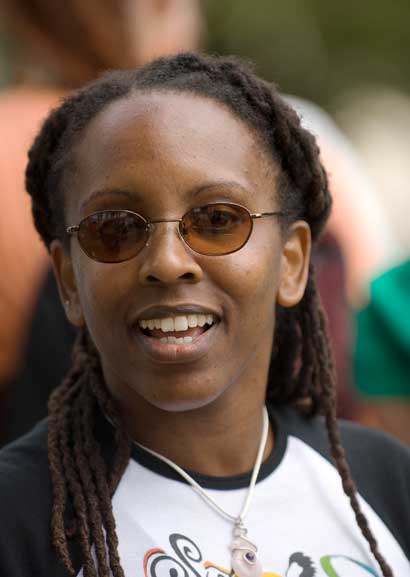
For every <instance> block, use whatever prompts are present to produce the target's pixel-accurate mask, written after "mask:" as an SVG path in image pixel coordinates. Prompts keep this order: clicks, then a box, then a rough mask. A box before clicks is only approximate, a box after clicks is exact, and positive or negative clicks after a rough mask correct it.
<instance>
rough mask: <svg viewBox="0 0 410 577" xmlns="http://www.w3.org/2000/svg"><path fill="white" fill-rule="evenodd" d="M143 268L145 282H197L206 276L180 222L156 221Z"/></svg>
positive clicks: (140, 273)
mask: <svg viewBox="0 0 410 577" xmlns="http://www.w3.org/2000/svg"><path fill="white" fill-rule="evenodd" d="M141 256H142V257H143V260H142V264H141V267H140V270H139V280H140V283H141V284H142V285H153V284H164V285H166V284H175V283H181V282H189V283H197V282H199V281H200V280H201V279H202V277H203V272H202V268H201V267H200V266H199V264H198V262H197V261H196V259H195V255H194V253H193V252H192V251H191V250H190V248H189V247H188V246H187V245H186V244H185V243H184V241H183V240H182V238H181V236H180V235H179V232H178V223H175V222H162V223H156V224H154V225H152V228H151V232H150V236H149V239H148V243H147V245H146V247H145V248H144V249H143V253H142V255H141Z"/></svg>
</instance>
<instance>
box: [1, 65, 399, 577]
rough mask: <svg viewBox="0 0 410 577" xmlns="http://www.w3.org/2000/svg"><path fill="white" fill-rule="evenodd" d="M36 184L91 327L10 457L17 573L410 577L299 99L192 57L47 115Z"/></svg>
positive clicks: (68, 286)
mask: <svg viewBox="0 0 410 577" xmlns="http://www.w3.org/2000/svg"><path fill="white" fill-rule="evenodd" d="M27 189H28V192H29V193H30V195H31V197H32V201H33V212H34V218H35V223H36V226H37V228H38V230H39V232H40V234H41V236H42V238H43V240H44V242H45V244H46V246H47V247H48V248H49V250H50V254H51V257H52V261H53V266H54V270H55V274H56V278H57V282H58V285H59V291H60V295H61V299H62V301H63V303H64V305H65V309H66V314H67V317H68V318H69V320H70V321H71V323H73V324H74V325H75V326H77V327H78V328H79V329H80V337H79V340H78V341H77V343H76V347H75V350H74V362H73V366H72V369H71V371H70V373H69V375H68V377H67V379H66V380H65V382H64V383H63V384H62V385H61V386H60V387H59V388H58V389H57V390H56V391H55V393H53V395H52V397H51V400H50V405H49V419H48V422H42V423H41V424H40V425H39V426H38V427H37V428H36V429H34V431H33V432H32V433H31V434H29V435H28V436H26V437H24V438H23V439H21V440H20V441H18V442H16V443H15V444H14V445H11V446H9V447H8V448H6V449H4V450H3V452H2V454H1V455H2V456H1V465H0V467H1V468H0V483H1V491H2V496H3V498H2V501H1V503H2V504H1V508H2V510H1V512H0V513H1V516H2V517H1V518H2V519H3V526H4V527H7V533H5V534H4V535H2V537H1V539H0V559H1V561H0V563H1V568H2V572H3V573H4V574H6V575H10V576H14V575H18V576H19V577H25V576H29V575H30V576H31V575H53V576H59V575H66V574H67V573H70V574H72V575H84V576H92V575H99V576H108V575H113V576H115V577H118V576H120V575H121V576H122V575H126V576H130V575H146V576H148V575H150V576H159V575H169V576H175V577H177V576H192V575H197V576H198V575H209V576H211V575H215V576H216V575H233V574H234V573H236V574H237V575H238V577H242V576H244V575H250V576H251V575H252V576H253V575H255V576H256V575H262V574H263V572H264V574H265V575H281V576H283V575H285V574H289V575H290V574H295V570H297V567H301V568H302V570H303V571H305V567H307V569H306V570H307V571H311V572H312V571H316V572H318V573H321V574H322V575H329V576H334V575H340V577H342V576H343V575H344V576H347V575H348V576H349V577H350V576H351V575H352V574H353V572H354V571H356V574H358V575H359V574H360V575H383V576H384V577H387V576H391V575H393V571H394V574H395V575H397V576H402V575H405V574H409V571H410V563H409V555H410V554H409V550H410V546H409V545H410V544H409V535H410V531H409V529H410V527H409V519H410V514H409V513H410V506H409V500H408V491H407V489H406V487H407V484H408V475H409V471H410V459H409V455H408V452H407V450H406V449H405V448H403V447H402V446H401V445H399V444H397V443H396V442H395V441H393V440H391V439H388V438H386V437H384V436H383V435H382V434H380V433H376V432H370V431H367V430H364V429H361V428H358V427H356V426H354V425H346V424H345V425H342V436H343V442H344V446H345V449H346V450H347V452H348V459H349V462H350V467H351V469H352V473H353V476H354V478H355V481H356V483H357V486H358V492H356V489H355V484H354V482H353V480H352V476H351V474H350V470H349V466H348V464H347V460H346V458H345V453H344V449H343V448H342V445H341V441H340V434H339V432H338V428H337V423H336V419H335V398H334V378H333V368H332V361H331V354H330V351H329V343H328V339H327V336H326V328H325V321H324V318H323V313H322V310H321V307H320V304H319V302H318V299H317V295H316V291H315V285H314V280H313V273H312V270H311V269H310V267H309V256H310V249H311V239H313V240H315V239H316V238H317V237H318V235H319V233H320V231H321V230H322V228H323V226H324V224H325V222H326V219H327V216H328V213H329V210H330V205H331V200H330V197H329V193H328V188H327V181H326V177H325V174H324V171H323V169H322V167H321V165H320V162H319V159H318V149H317V147H316V145H315V142H314V139H313V137H312V136H311V135H310V134H309V133H308V132H306V131H305V130H303V129H302V128H301V127H300V123H299V119H298V117H297V116H296V114H295V113H294V112H293V111H292V110H291V109H290V108H289V107H288V106H287V105H286V104H285V103H284V102H283V100H282V99H281V98H280V96H279V95H278V93H277V92H276V90H275V89H274V88H272V87H271V86H270V85H268V84H267V83H265V82H263V81H261V80H259V79H258V78H257V77H255V76H254V75H253V73H252V72H250V71H248V70H247V69H245V68H244V67H243V66H242V65H241V64H240V63H238V62H236V61H235V60H232V59H223V58H221V59H219V58H207V57H203V56H195V55H192V54H182V55H179V56H176V57H172V58H166V59H160V60H157V61H155V62H153V63H152V64H150V65H148V66H146V67H144V68H143V69H141V70H140V71H129V72H113V73H111V74H108V75H106V76H103V77H102V78H101V79H100V80H99V81H97V82H95V83H93V84H90V85H89V86H87V87H85V88H84V89H83V90H82V91H80V92H78V93H76V94H74V95H73V96H71V97H69V98H68V99H67V100H66V101H65V103H63V104H62V106H61V107H60V108H58V109H56V110H55V111H54V112H53V113H52V114H51V115H50V116H49V117H48V119H47V120H46V122H45V124H44V126H43V128H42V130H41V132H40V134H39V135H38V137H37V139H36V141H35V143H34V145H33V147H32V149H31V152H30V159H29V165H28V168H27ZM265 405H266V406H267V407H268V410H269V417H268V415H267V412H266V410H265V409H264V407H265ZM319 412H322V413H324V415H325V417H324V420H322V418H320V417H317V416H316V415H317V413H319ZM326 429H327V433H328V436H329V439H330V448H331V449H330V452H331V454H332V456H333V459H334V462H335V464H334V463H333V461H332V460H331V457H330V456H329V450H328V448H327V443H326ZM47 461H48V462H47ZM338 472H339V474H340V477H341V479H342V483H343V488H344V491H345V493H346V495H347V496H348V498H349V499H350V504H351V508H350V506H349V503H348V499H347V498H346V495H344V493H343V491H342V490H341V487H340V477H339V475H338ZM256 479H257V480H258V482H257V483H255V481H256ZM392 487H394V491H392V490H391V489H392ZM352 509H353V511H352ZM50 526H51V534H50V533H49V527H50ZM376 539H377V540H378V541H379V542H380V544H381V546H380V549H379V546H378V544H377V542H376ZM296 553H298V554H297V555H296ZM312 567H313V568H314V569H312ZM336 571H337V572H336Z"/></svg>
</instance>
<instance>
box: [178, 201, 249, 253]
mask: <svg viewBox="0 0 410 577" xmlns="http://www.w3.org/2000/svg"><path fill="white" fill-rule="evenodd" d="M180 231H181V235H182V236H183V238H184V240H185V242H186V243H187V244H188V246H190V247H191V248H192V249H193V250H194V251H196V252H198V253H200V254H206V255H222V254H229V253H231V252H235V251H237V250H239V249H240V248H242V247H243V245H244V244H245V243H246V241H247V240H248V238H249V236H250V234H251V232H252V218H251V216H250V214H249V213H248V211H247V210H246V209H245V208H242V207H241V206H237V205H234V204H224V203H215V204H208V205H206V206H201V207H198V208H194V209H192V210H191V211H189V212H188V213H187V214H186V215H185V216H184V218H183V219H182V223H181V227H180Z"/></svg>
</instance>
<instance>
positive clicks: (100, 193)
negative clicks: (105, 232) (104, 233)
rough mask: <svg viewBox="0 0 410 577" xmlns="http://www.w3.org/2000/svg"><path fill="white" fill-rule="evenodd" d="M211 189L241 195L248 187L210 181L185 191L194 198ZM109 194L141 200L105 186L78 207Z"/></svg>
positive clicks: (128, 192)
mask: <svg viewBox="0 0 410 577" xmlns="http://www.w3.org/2000/svg"><path fill="white" fill-rule="evenodd" d="M212 189H219V190H221V192H222V191H223V190H224V189H229V190H231V191H232V190H233V191H235V192H238V193H239V194H240V195H241V196H242V195H244V194H247V193H248V194H249V191H248V189H246V188H245V187H244V186H243V185H241V184H239V183H238V182H226V181H221V182H212V183H207V184H202V185H201V186H197V187H194V188H193V189H190V190H189V191H188V192H187V197H192V198H195V197H197V196H199V195H200V194H201V193H204V192H208V191H212ZM109 196H118V197H120V196H122V197H123V198H126V199H127V200H134V201H135V200H141V196H140V195H139V194H137V193H136V192H131V191H130V190H127V189H122V188H107V189H104V188H103V189H98V190H94V191H93V192H91V193H90V194H89V196H88V197H87V198H86V199H84V200H83V201H82V202H81V204H80V209H81V210H82V209H84V208H85V207H86V206H87V205H88V204H89V203H90V202H91V201H93V200H96V199H98V198H106V197H109Z"/></svg>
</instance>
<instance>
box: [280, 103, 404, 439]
mask: <svg viewBox="0 0 410 577" xmlns="http://www.w3.org/2000/svg"><path fill="white" fill-rule="evenodd" d="M289 101H290V102H291V103H292V104H293V106H295V108H296V110H297V111H298V112H299V114H300V115H301V117H302V122H303V124H304V125H305V126H306V127H308V128H309V129H310V130H312V132H313V133H315V134H316V136H317V138H318V141H319V144H320V147H321V156H322V161H323V163H324V165H325V166H326V168H327V170H328V172H329V185H330V188H331V190H332V193H333V198H334V208H333V212H332V214H331V216H330V219H329V223H328V226H327V235H324V236H323V237H322V240H321V242H319V243H318V246H317V249H316V252H315V254H314V259H316V262H317V269H318V286H319V290H320V293H321V296H322V298H323V301H324V306H325V308H326V311H327V313H328V314H329V318H330V331H331V336H332V337H333V339H332V340H333V344H334V349H335V358H336V366H337V368H338V376H339V377H340V376H341V377H342V381H340V378H339V382H338V392H339V396H340V399H341V400H342V403H343V404H342V406H344V404H345V402H346V400H347V402H348V405H347V406H348V412H347V413H345V414H344V416H349V417H352V416H353V417H354V418H356V419H357V420H360V421H361V422H362V423H365V424H367V425H371V426H375V427H378V428H381V429H384V430H385V431H387V432H389V433H392V434H394V435H395V436H396V437H398V438H399V439H401V440H402V441H403V442H405V443H407V444H410V332H409V327H410V296H409V295H410V262H409V261H408V260H406V261H404V262H400V261H401V258H402V252H403V251H402V249H401V247H400V243H399V242H398V239H397V237H396V235H395V234H394V231H393V230H392V225H391V220H390V219H389V218H388V217H387V216H386V212H385V211H384V209H383V206H382V204H381V203H380V200H379V197H378V196H377V194H376V193H375V188H374V184H373V183H372V180H371V179H370V178H369V176H368V175H367V174H366V171H365V169H364V163H363V162H361V159H360V157H359V155H358V154H357V152H356V151H355V149H354V148H353V147H352V145H351V144H350V142H349V141H348V139H347V138H346V137H345V136H344V135H343V133H342V132H341V131H340V129H339V128H338V127H337V126H336V124H335V123H334V121H333V120H332V119H331V118H330V117H329V116H328V115H327V114H326V113H325V112H324V111H323V110H321V109H320V108H319V107H318V106H316V105H313V104H312V103H310V102H306V101H305V100H302V99H299V98H295V97H289ZM330 239H333V240H334V241H335V242H336V243H337V245H338V247H339V248H340V250H341V256H342V259H343V262H341V261H340V255H339V256H338V254H337V251H336V252H335V246H334V243H333V249H332V246H331V244H330V245H329V240H330ZM329 248H330V249H331V250H330V251H329ZM395 262H396V263H400V264H397V265H396V266H392V264H391V263H395ZM332 263H333V264H332ZM329 264H330V265H331V266H333V268H334V270H333V272H331V273H330V274H329ZM341 265H343V268H344V270H345V286H343V287H342V292H343V293H344V294H345V297H346V298H345V300H343V297H342V293H341V291H340V288H341V287H340V286H338V281H339V283H340V281H343V277H342V276H341V274H340V271H341V268H340V267H341ZM332 320H335V322H332ZM346 337H347V338H346ZM338 359H341V361H338ZM340 367H342V370H340ZM343 367H345V368H346V367H348V371H347V372H345V371H344V370H343ZM346 377H347V378H346ZM346 385H347V386H346ZM349 401H350V402H349Z"/></svg>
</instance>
